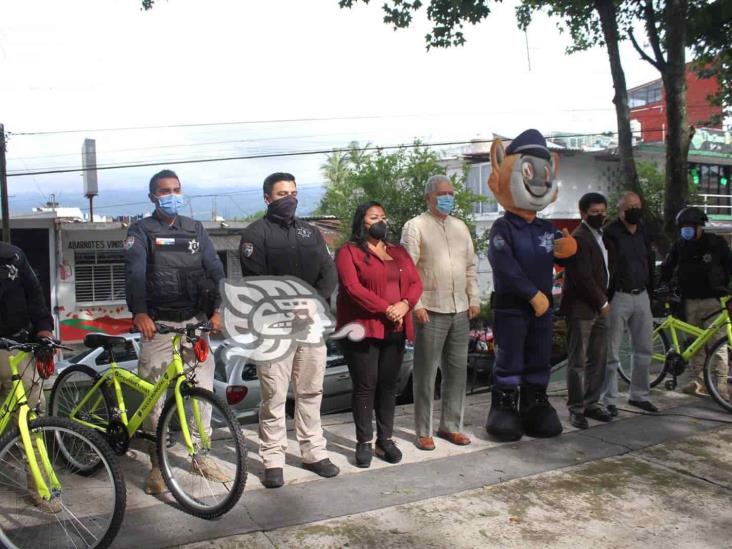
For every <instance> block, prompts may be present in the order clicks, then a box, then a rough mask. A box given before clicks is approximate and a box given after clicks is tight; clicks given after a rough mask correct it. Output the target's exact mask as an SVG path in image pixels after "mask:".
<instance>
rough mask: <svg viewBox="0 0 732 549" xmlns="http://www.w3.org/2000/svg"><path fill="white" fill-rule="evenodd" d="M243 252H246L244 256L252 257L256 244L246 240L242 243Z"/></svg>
mask: <svg viewBox="0 0 732 549" xmlns="http://www.w3.org/2000/svg"><path fill="white" fill-rule="evenodd" d="M241 253H242V254H244V257H252V255H254V244H252V243H251V242H244V243H243V244H242V245H241Z"/></svg>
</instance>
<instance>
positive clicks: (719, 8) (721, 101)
mask: <svg viewBox="0 0 732 549" xmlns="http://www.w3.org/2000/svg"><path fill="white" fill-rule="evenodd" d="M688 43H689V47H690V48H691V50H692V52H693V54H694V59H695V63H694V66H695V70H696V72H697V74H698V75H699V76H700V77H702V78H710V77H712V76H715V77H716V78H717V80H718V82H719V88H720V89H719V92H718V93H716V94H714V95H713V96H712V97H711V98H710V101H711V102H712V104H714V105H720V106H722V108H723V116H732V2H729V0H717V1H716V2H692V3H691V5H690V6H689V37H688ZM709 122H711V123H713V124H718V123H720V122H721V120H719V119H717V120H710V121H709Z"/></svg>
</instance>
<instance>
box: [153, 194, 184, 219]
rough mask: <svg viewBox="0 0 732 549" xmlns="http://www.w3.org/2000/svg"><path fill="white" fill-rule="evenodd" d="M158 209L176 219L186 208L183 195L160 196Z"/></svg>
mask: <svg viewBox="0 0 732 549" xmlns="http://www.w3.org/2000/svg"><path fill="white" fill-rule="evenodd" d="M157 199H158V208H159V209H160V211H161V212H163V213H164V214H165V215H167V216H168V217H175V216H176V215H178V213H179V212H180V211H181V210H182V209H183V206H185V200H183V195H182V194H174V193H171V194H166V195H163V196H158V197H157Z"/></svg>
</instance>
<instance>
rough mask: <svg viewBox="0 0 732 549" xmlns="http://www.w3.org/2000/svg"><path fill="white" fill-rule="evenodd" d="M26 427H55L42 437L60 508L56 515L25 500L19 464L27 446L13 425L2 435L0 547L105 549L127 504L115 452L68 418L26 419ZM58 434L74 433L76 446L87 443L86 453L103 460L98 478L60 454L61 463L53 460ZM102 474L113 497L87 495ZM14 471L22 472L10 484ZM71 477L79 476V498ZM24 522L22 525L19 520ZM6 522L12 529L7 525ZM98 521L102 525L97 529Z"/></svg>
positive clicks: (94, 489)
mask: <svg viewBox="0 0 732 549" xmlns="http://www.w3.org/2000/svg"><path fill="white" fill-rule="evenodd" d="M28 427H29V429H30V430H31V432H32V433H34V434H38V433H42V434H43V433H46V432H49V431H53V432H52V433H49V434H50V437H51V438H47V437H44V442H45V445H46V448H47V449H48V455H49V458H50V459H51V460H52V461H53V463H52V465H53V471H54V473H55V474H56V475H57V476H58V477H59V480H60V481H61V486H62V487H64V488H63V489H62V491H61V492H59V493H56V494H54V499H58V502H57V503H58V505H59V508H60V510H59V511H58V512H57V513H49V512H44V511H41V510H39V509H38V508H37V507H35V506H34V504H33V503H31V502H30V501H27V498H28V496H30V495H31V492H30V490H31V489H30V488H28V485H27V482H28V480H27V478H26V481H25V482H24V481H23V480H22V476H23V475H27V470H26V468H25V466H24V465H23V463H24V462H23V456H25V449H24V448H23V447H22V442H21V441H20V430H19V429H18V427H17V426H14V427H13V428H12V429H10V430H9V431H8V432H7V433H6V434H5V435H4V436H3V437H2V438H0V464H3V467H1V468H0V469H2V471H3V474H2V475H0V501H2V503H1V505H2V508H3V514H2V515H1V516H0V546H3V547H9V548H12V549H16V548H17V549H30V548H33V549H36V548H37V547H46V546H48V547H57V548H65V547H75V548H76V547H93V548H100V549H101V548H105V547H108V546H109V545H110V544H111V543H112V541H113V540H114V538H115V537H116V535H117V533H118V532H119V529H120V526H121V524H122V521H123V519H124V515H125V510H126V504H127V490H126V487H125V481H124V476H123V474H122V470H121V468H120V465H119V463H118V462H117V460H116V458H115V456H114V453H113V452H112V450H111V449H110V448H109V446H108V445H107V443H106V442H105V441H104V439H103V438H102V437H101V436H100V435H99V434H97V433H95V432H94V431H92V430H91V429H86V428H84V427H82V426H81V425H79V424H77V423H74V422H73V421H71V420H68V419H63V418H57V417H45V418H40V419H36V420H34V421H31V422H29V423H28ZM62 436H65V437H70V436H73V437H76V438H77V444H85V445H87V446H88V448H89V451H90V452H93V453H94V454H95V455H96V458H95V461H99V462H100V463H101V465H100V467H98V468H97V471H98V472H97V474H96V477H97V478H90V477H89V475H79V474H77V473H78V471H75V470H73V468H69V464H68V463H67V462H66V460H65V458H63V457H61V459H62V460H63V463H59V462H58V461H57V459H54V458H58V457H59V454H60V452H59V451H58V450H55V451H54V448H53V445H54V444H57V443H58V441H59V439H60V438H61V437H62ZM67 444H68V442H67ZM19 454H22V455H21V456H20V459H19V458H18V457H17V456H18V455H19ZM62 467H64V468H63V469H62ZM105 472H106V477H108V478H109V480H110V481H111V487H112V491H113V495H112V497H111V498H103V500H100V498H99V497H92V496H91V495H92V494H98V487H99V484H100V483H99V480H100V479H101V478H102V477H103V476H104V475H105ZM13 473H15V474H16V475H20V476H21V480H20V483H18V479H17V476H16V478H15V483H13V482H12V480H13V476H12V475H13ZM75 479H76V480H81V485H80V486H78V496H76V494H77V491H76V489H74V488H71V486H72V485H73V481H74V480H75ZM102 480H103V479H102ZM7 481H11V484H10V485H9V488H10V489H4V488H3V484H2V483H3V482H7ZM23 492H24V495H25V497H18V496H19V495H23ZM19 493H20V494H19ZM105 501H106V503H105ZM20 502H25V503H24V504H23V503H20ZM109 504H111V512H110V513H109V518H108V519H107V520H105V521H104V522H103V523H100V522H99V520H98V517H99V516H101V513H102V512H103V509H105V508H106V507H108V506H109ZM16 506H18V508H17V509H16V510H15V512H12V511H11V509H13V508H15V507H16ZM23 513H25V515H23ZM82 515H83V516H82ZM5 517H7V519H6V518H5ZM44 518H47V519H48V520H47V523H46V524H43V523H42V522H41V521H42V520H43V519H44ZM23 520H25V521H26V524H22V522H23ZM8 523H10V524H11V525H12V528H8ZM98 524H99V525H100V528H97V527H96V525H98ZM54 527H57V528H58V530H59V532H58V533H56V535H51V534H52V532H51V530H52V529H53V528H54ZM97 530H98V531H97ZM102 530H103V531H102ZM95 531H96V532H95ZM46 533H48V534H49V538H48V539H47V540H45V539H44V535H45V534H46ZM95 533H96V536H95V535H94V534H95ZM26 536H27V538H26ZM72 536H73V539H72ZM87 538H92V539H87ZM64 542H66V543H64Z"/></svg>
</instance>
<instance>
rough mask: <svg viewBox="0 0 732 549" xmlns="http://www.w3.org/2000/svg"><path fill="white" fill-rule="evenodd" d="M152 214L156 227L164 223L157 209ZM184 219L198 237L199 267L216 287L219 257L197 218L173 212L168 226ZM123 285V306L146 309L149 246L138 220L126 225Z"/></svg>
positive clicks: (221, 269) (134, 311) (174, 226)
mask: <svg viewBox="0 0 732 549" xmlns="http://www.w3.org/2000/svg"><path fill="white" fill-rule="evenodd" d="M152 218H153V219H155V220H156V221H157V222H158V223H159V224H160V227H164V226H165V224H166V222H165V221H162V220H161V219H160V217H159V215H158V213H157V211H156V212H155V213H153V215H152ZM184 219H185V220H188V222H189V223H193V224H194V225H195V228H196V234H197V239H198V244H199V248H198V252H199V253H200V254H201V255H202V260H203V268H204V270H205V271H206V275H207V277H208V278H210V279H211V280H213V281H214V282H215V283H216V287H217V288H218V284H219V281H220V280H221V279H222V278H224V276H225V275H224V266H223V265H222V263H221V259H219V256H218V255H217V254H216V249H215V248H214V245H213V242H211V238H210V237H209V236H208V233H207V232H206V229H204V228H203V224H201V222H200V221H195V220H193V219H190V218H186V217H183V216H180V215H179V216H177V217H176V218H175V220H174V221H173V223H172V225H170V228H171V229H178V230H180V229H181V222H182V220H184ZM125 250H126V253H125V289H126V296H127V307H128V308H129V309H130V312H131V313H132V314H133V315H135V314H137V313H148V305H149V303H150V297H151V296H148V295H147V285H146V284H147V268H148V258H150V256H151V253H152V250H151V243H150V238H149V236H148V234H147V233H146V232H145V228H144V226H143V225H142V223H141V222H139V221H137V222H135V223H133V224H132V225H130V228H129V229H128V230H127V240H125Z"/></svg>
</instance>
